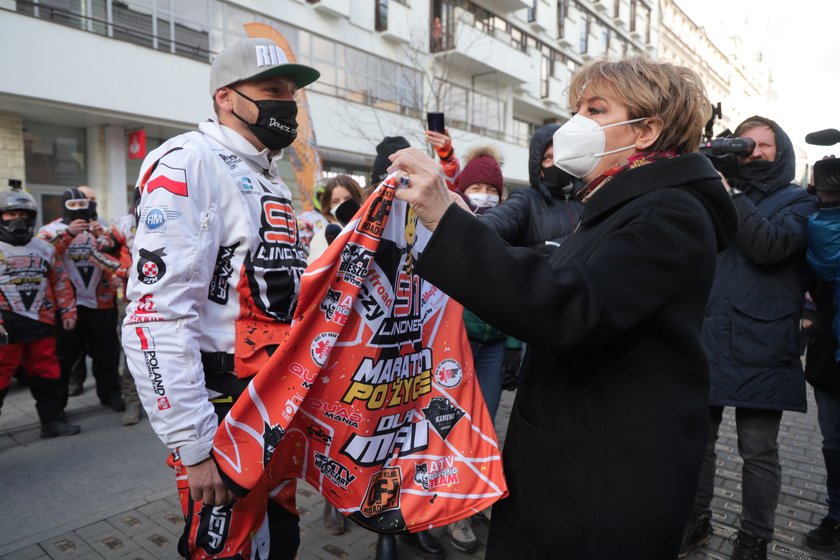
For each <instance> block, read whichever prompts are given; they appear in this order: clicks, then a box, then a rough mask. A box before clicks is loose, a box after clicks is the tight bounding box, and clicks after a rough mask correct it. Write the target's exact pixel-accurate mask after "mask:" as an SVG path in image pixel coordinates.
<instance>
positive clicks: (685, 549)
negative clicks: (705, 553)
mask: <svg viewBox="0 0 840 560" xmlns="http://www.w3.org/2000/svg"><path fill="white" fill-rule="evenodd" d="M711 539H712V518H711V516H710V515H709V514H708V513H697V512H696V511H692V512H691V515H690V516H689V518H688V523H687V524H686V526H685V529H684V530H683V536H682V544H680V553H679V554H678V555H677V558H685V557H686V556H688V553H689V552H691V551H692V550H694V549H696V548H700V547H701V546H703V545H705V544H707V543H708V542H709V541H710V540H711Z"/></svg>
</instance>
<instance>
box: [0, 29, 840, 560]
mask: <svg viewBox="0 0 840 560" xmlns="http://www.w3.org/2000/svg"><path fill="white" fill-rule="evenodd" d="M269 51H270V53H271V56H270V57H268V56H260V55H259V53H263V54H264V53H265V52H269ZM255 52H256V53H257V56H253V55H254V53H255ZM318 77H319V73H318V71H317V70H316V69H314V68H310V67H307V66H303V65H298V64H290V63H288V62H287V61H286V59H285V56H284V55H283V53H282V51H280V50H279V49H277V47H276V46H274V45H273V44H272V43H271V42H270V41H267V40H263V39H248V40H243V41H240V42H237V43H235V44H233V45H230V46H228V47H227V48H225V50H224V51H222V52H221V53H220V54H219V55H218V56H217V57H216V59H215V61H214V63H213V65H212V68H211V71H210V89H209V93H210V95H211V97H212V100H213V106H214V110H215V117H214V118H213V119H211V120H209V121H207V122H204V123H201V124H200V125H199V127H198V130H195V131H192V132H188V133H186V134H182V135H180V136H177V137H175V138H172V139H170V140H168V141H166V142H165V143H164V144H163V145H161V146H160V147H158V148H157V149H155V150H154V151H152V152H151V153H150V154H149V155H148V156H147V158H146V160H145V161H144V163H143V166H142V168H141V174H140V178H139V179H138V182H137V188H136V200H137V206H136V208H135V212H134V214H132V215H129V216H124V217H121V218H119V219H117V220H114V221H113V222H108V221H105V220H102V219H100V218H99V217H98V216H97V212H96V196H95V193H94V192H93V191H92V190H91V189H89V188H87V187H84V186H79V187H77V188H71V189H67V191H66V192H65V193H64V196H63V202H64V212H63V215H62V217H61V218H59V219H57V220H55V221H53V222H51V223H48V224H46V225H45V226H44V227H42V228H41V229H40V230H38V231H35V221H36V216H37V212H38V208H37V207H36V204H35V201H34V199H33V198H32V197H31V196H30V195H29V194H28V193H26V192H25V191H24V190H21V189H11V190H8V191H3V192H0V313H2V320H0V407H1V406H2V401H3V397H4V396H5V395H6V393H7V391H8V388H9V385H10V381H11V379H12V377H13V376H15V375H21V374H23V375H22V376H21V377H22V379H25V380H26V382H27V383H28V384H29V386H30V388H31V392H32V395H33V397H34V399H35V403H36V408H37V412H38V416H39V419H40V421H41V437H43V438H52V437H56V436H72V435H75V434H78V433H79V431H80V428H79V426H76V425H73V424H71V423H69V422H68V419H67V417H66V416H65V414H64V409H65V407H66V405H67V402H68V397H70V396H73V395H77V394H80V392H81V391H83V390H84V380H85V375H86V369H87V367H86V364H87V361H88V360H87V358H88V357H90V358H91V364H92V374H93V377H94V379H95V386H96V395H97V397H98V398H99V400H100V402H101V403H102V404H103V405H104V406H106V407H109V408H111V409H113V410H115V411H119V412H123V413H124V416H123V423H124V424H134V423H136V422H138V421H139V420H140V418H141V404H142V409H143V410H145V413H146V415H147V416H148V419H149V421H150V422H151V425H152V428H153V429H154V431H155V432H156V433H157V435H158V436H159V437H160V439H161V441H162V442H163V443H164V444H165V445H166V446H167V447H168V448H169V450H171V452H172V455H171V460H170V462H171V466H173V467H174V468H175V471H176V475H177V476H178V478H179V480H182V481H185V482H184V483H183V484H179V495H180V498H181V502H182V506H183V508H184V513H185V516H186V518H187V519H188V520H189V517H190V515H191V513H190V512H192V511H193V510H194V508H195V507H196V506H197V504H199V503H200V504H201V505H202V506H206V507H210V508H223V507H225V506H226V505H228V504H230V503H231V502H232V501H233V500H234V499H235V497H236V495H235V493H234V492H233V491H232V489H230V488H228V486H227V485H226V484H225V480H224V479H223V477H222V476H221V475H220V472H219V470H218V468H217V466H216V463H215V462H214V458H213V454H212V447H213V437H214V434H215V431H216V428H217V426H218V424H219V422H220V420H221V419H222V418H224V416H225V414H226V413H227V412H228V411H229V410H230V408H231V406H232V405H233V403H234V402H236V400H237V398H238V397H239V395H240V394H241V393H242V392H243V391H244V390H245V389H246V388H247V385H248V381H249V380H250V379H251V378H252V377H253V376H254V375H255V374H256V373H257V371H259V370H260V368H261V367H262V366H263V365H264V364H265V363H266V362H267V360H268V359H269V357H270V356H271V355H272V354H273V353H274V352H275V351H278V349H279V350H280V351H282V342H283V339H284V335H285V333H286V332H287V331H288V328H289V325H290V323H291V321H292V317H293V312H294V309H295V304H296V301H297V294H298V291H299V289H300V283H301V277H302V275H303V271H304V269H305V268H306V266H307V264H308V263H312V262H314V261H315V260H316V259H317V258H318V257H319V255H320V254H322V253H323V251H324V250H325V249H326V247H327V246H328V245H329V244H330V243H331V242H332V241H333V239H334V238H335V236H336V232H337V231H339V232H340V231H341V228H342V227H343V226H344V225H345V224H346V223H347V221H348V219H349V218H350V217H352V215H353V213H355V210H356V209H358V208H359V207H360V205H361V204H363V202H364V199H365V197H366V196H367V195H368V194H370V189H362V188H361V187H360V186H359V184H358V183H357V182H356V181H354V180H353V179H352V178H351V177H349V176H346V175H340V176H336V177H332V178H330V179H329V181H327V182H325V183H324V184H322V185H321V187H320V188H319V189H317V190H316V192H315V193H314V198H313V202H314V206H315V209H314V210H311V211H307V212H303V213H300V214H297V215H296V213H295V210H294V208H293V202H292V201H293V196H292V191H291V189H290V188H289V187H288V186H287V185H286V184H285V183H284V182H283V180H282V179H281V177H280V175H279V173H278V172H277V167H276V165H275V161H274V160H275V158H277V157H278V156H279V154H281V153H282V150H283V149H284V148H286V147H288V146H289V145H291V144H292V142H294V140H295V137H296V120H295V117H296V113H297V104H296V102H295V93H296V91H297V90H299V89H300V88H304V87H306V86H307V85H309V84H311V83H312V82H314V81H315V80H317V79H318ZM569 107H570V109H571V110H572V112H573V113H574V116H573V117H572V118H571V119H570V120H569V121H568V122H567V123H565V124H563V125H562V126H561V125H558V124H550V125H546V126H543V127H541V128H539V129H538V130H536V132H535V133H534V135H533V137H532V139H531V142H530V148H529V158H528V172H529V179H530V185H529V186H528V187H524V188H519V189H515V190H512V191H508V190H507V189H506V187H505V179H504V175H503V171H502V169H503V163H504V162H503V161H502V158H501V157H500V155H499V152H498V151H497V150H496V149H495V148H494V147H493V146H492V145H490V144H482V145H478V146H472V147H470V149H468V150H466V151H465V152H464V156H463V158H462V159H459V158H458V157H456V151H455V148H456V147H455V146H453V142H452V138H451V137H450V136H449V134H448V133H447V132H446V131H444V132H435V131H427V132H426V141H427V143H428V145H429V147H431V149H432V150H431V151H432V152H433V153H434V154H435V155H436V156H437V158H436V159H435V158H431V157H429V156H428V155H427V154H426V152H424V151H421V150H418V149H416V148H412V147H411V146H410V145H409V142H408V141H407V140H406V139H405V138H404V137H402V136H391V137H386V138H384V139H383V140H382V142H381V143H379V145H378V146H377V148H376V154H375V160H374V165H373V169H372V171H371V178H370V179H371V180H370V185H371V187H375V186H376V185H378V184H379V182H381V181H382V180H383V179H385V178H386V177H387V176H388V175H389V174H390V173H399V174H400V175H402V176H404V177H406V178H407V185H408V188H405V189H399V190H398V191H397V192H396V196H397V198H399V199H401V200H405V201H406V202H407V203H408V204H409V206H410V207H411V208H412V209H413V210H414V212H416V214H417V216H418V218H419V220H420V221H421V222H422V223H423V224H424V225H425V227H427V228H428V229H429V230H431V231H432V232H433V236H432V238H431V240H430V242H429V245H428V246H427V248H426V250H425V251H424V253H423V255H422V256H421V258H420V259H419V261H418V262H417V264H416V271H417V274H419V275H420V276H421V277H423V278H425V279H427V280H429V281H431V282H432V283H433V284H434V285H435V286H438V287H439V288H441V289H442V290H443V291H444V292H445V293H447V294H448V295H449V296H450V297H452V298H453V299H455V300H456V301H458V302H459V303H461V304H463V306H464V324H465V327H466V333H467V337H468V339H469V345H470V349H471V352H472V357H473V361H474V366H475V375H476V378H477V380H478V383H479V385H480V389H481V393H482V395H483V397H484V401H485V402H486V404H487V407H488V410H489V413H490V416H491V418H492V417H495V415H496V412H497V409H498V404H499V400H500V395H501V392H502V391H503V390H504V389H511V390H512V389H517V388H518V390H517V394H516V399H515V402H514V405H513V410H512V412H511V418H510V425H509V428H508V435H507V438H506V445H505V448H504V452H503V457H504V466H505V474H506V479H507V482H508V486H509V490H510V495H509V496H508V497H507V498H505V499H503V500H501V501H500V502H498V503H497V504H496V506H494V508H493V514H492V520H491V525H490V534H489V541H488V543H487V544H486V546H487V552H486V557H487V558H490V559H495V558H499V559H502V558H503V559H508V558H513V557H523V558H554V557H556V551H558V550H563V551H565V553H566V554H567V555H568V557H569V558H576V559H587V560H599V559H614V558H624V559H640V560H641V559H645V560H649V559H654V560H658V559H662V560H671V559H673V558H675V557H678V556H679V557H684V556H686V555H688V554H689V553H690V552H692V551H693V550H695V549H697V548H699V547H702V546H703V545H704V544H706V543H708V542H709V540H710V537H711V534H712V523H711V501H712V497H713V495H714V483H715V459H716V456H715V446H716V441H717V435H718V429H719V426H720V423H721V420H722V414H723V409H724V407H734V409H735V418H736V425H737V439H738V452H739V454H740V456H741V457H742V459H743V468H742V478H743V484H742V486H743V493H742V494H743V500H742V504H741V505H742V512H741V516H740V523H741V526H740V530H739V531H738V534H737V539H736V541H735V544H734V550H733V553H732V558H733V559H736V560H760V559H765V558H766V557H767V545H768V543H769V542H770V541H771V540H772V539H773V532H774V517H775V510H776V506H777V504H778V500H779V494H780V490H781V480H782V468H781V465H780V461H779V445H778V435H779V429H780V425H781V419H782V413H783V411H786V410H787V411H794V412H802V411H804V410H805V408H806V398H805V395H806V392H805V381H806V379H807V380H808V381H809V382H810V383H811V384H812V385H813V386H814V391H815V396H816V400H817V405H818V411H819V424H820V428H821V430H822V434H823V438H824V443H823V456H824V459H825V465H826V470H827V473H828V476H827V483H826V486H827V496H828V504H829V509H828V515H827V516H826V517H825V518H824V519H823V521H822V522H821V523H820V525H819V526H818V527H817V528H815V529H814V530H812V531H811V532H810V533H809V534H808V536H807V544H808V545H809V546H811V547H813V548H814V549H817V550H833V549H837V548H840V430H839V429H838V426H840V424H838V416H839V415H840V381H838V380H840V366H838V358H840V350H838V347H839V346H838V341H839V340H840V313H839V312H838V311H840V310H839V309H838V308H837V306H838V305H840V297H838V296H840V293H838V289H839V288H840V283H839V282H838V280H840V279H838V270H840V266H838V264H840V242H838V239H840V210H838V208H840V189H836V188H834V187H833V186H832V185H831V184H826V183H821V182H820V181H816V183H815V184H814V185H812V188H809V189H805V188H803V187H801V186H799V185H796V184H794V183H793V178H794V164H795V156H794V151H793V145H792V143H791V140H790V139H789V138H788V136H787V134H786V133H785V132H784V130H783V129H782V128H781V127H780V126H779V125H778V124H777V123H775V122H774V121H772V120H770V119H767V118H765V117H760V116H755V117H751V118H749V119H747V120H745V121H744V122H743V123H741V124H740V125H739V126H738V128H737V130H736V131H735V135H736V136H739V137H742V138H749V139H751V140H753V141H754V142H755V148H754V150H753V151H752V153H751V154H749V155H746V156H742V157H739V158H738V161H737V166H735V168H734V170H731V171H729V172H727V174H726V175H724V174H721V173H719V172H718V171H717V170H716V169H715V168H714V167H713V165H712V163H711V162H710V161H709V159H708V158H706V157H705V156H703V155H700V154H698V153H696V152H697V147H698V144H699V140H700V138H701V136H702V131H703V128H704V126H705V124H706V122H707V121H708V119H709V117H710V115H709V113H710V104H709V101H708V99H707V97H706V94H705V90H704V87H703V84H702V82H701V81H700V78H699V77H698V76H697V75H696V74H695V73H694V72H692V71H691V70H688V69H686V68H683V67H680V66H675V65H672V64H668V63H660V62H655V61H652V60H650V59H647V58H644V57H634V58H628V59H624V60H621V61H617V62H611V61H605V60H594V61H591V62H589V63H587V64H585V65H584V66H583V67H582V68H581V69H580V70H579V71H578V72H577V73H576V74H575V75H574V76H573V78H572V81H571V84H570V86H569ZM397 132H398V131H397ZM815 194H816V196H815ZM348 208H349V210H348ZM176 216H177V219H176V218H175V217H176ZM164 257H166V258H165V259H164ZM806 292H808V293H810V294H811V297H812V299H813V302H814V305H815V316H814V326H813V327H812V329H811V330H810V339H809V343H808V348H807V354H806V361H805V363H806V365H805V368H804V371H803V366H802V360H801V358H800V348H799V331H800V320H801V318H802V313H803V305H804V302H805V294H806ZM119 324H122V328H121V329H120V328H119V327H118V325H119ZM118 333H120V334H121V339H122V358H121V357H120V340H119V339H118ZM0 418H1V417H0ZM1 421H2V420H1V419H0V422H1ZM546 457H550V458H551V464H552V475H551V477H545V476H541V471H542V469H544V468H545V464H546V461H545V458H546ZM651 488H656V489H657V490H656V491H651V490H650V489H651ZM294 495H295V484H294V482H292V483H291V484H288V485H286V486H284V487H283V489H282V491H277V492H276V493H275V494H274V495H273V497H272V500H271V502H270V503H269V505H268V507H267V527H268V533H269V537H270V539H269V543H270V548H269V551H270V552H269V556H268V557H269V558H272V559H292V558H294V557H295V555H296V551H297V548H298V544H299V535H298V517H297V515H296V510H295V505H294ZM228 522H229V524H230V526H229V527H228V534H230V535H235V534H236V533H237V532H241V531H244V530H245V529H243V528H240V526H239V525H238V520H237V519H236V518H232V519H229V520H228ZM324 523H325V526H326V528H327V529H328V531H330V532H331V533H333V534H340V533H341V532H343V531H344V530H345V528H346V522H345V519H344V518H343V516H342V515H341V513H340V512H339V511H338V510H336V509H335V508H333V507H332V506H330V505H329V504H328V503H327V504H325V509H324ZM208 530H209V528H208V527H202V526H199V527H190V526H189V524H188V526H187V529H186V531H185V536H184V538H183V539H182V540H181V542H180V543H179V551H180V552H181V554H182V555H183V556H185V557H187V558H204V557H209V556H206V555H205V556H202V554H203V553H201V552H200V550H201V549H202V547H201V543H202V542H205V541H204V540H202V539H205V540H206V538H207V536H206V534H204V533H205V532H206V531H208ZM447 536H448V538H449V539H450V541H451V543H452V545H453V546H454V547H455V548H457V549H459V550H462V551H465V552H468V553H471V552H475V551H476V550H478V549H479V547H480V543H479V541H478V539H477V538H476V536H475V534H474V533H473V531H472V527H471V522H470V520H469V519H466V520H463V521H459V522H456V523H452V524H450V525H449V526H448V527H447ZM403 538H405V539H406V540H407V541H408V542H409V543H410V544H412V545H414V546H416V547H418V548H419V549H420V551H421V552H422V553H423V554H425V555H427V556H428V557H433V558H442V557H444V555H445V550H444V548H443V546H442V545H441V543H440V542H439V541H438V540H437V539H436V538H435V537H434V536H433V535H432V534H431V533H429V532H428V531H421V532H419V533H414V534H406V535H403ZM242 540H243V541H247V540H248V538H247V537H244V536H243V537H242ZM204 550H206V546H205V547H204ZM249 551H250V549H248V550H244V549H243V550H237V551H235V552H237V553H241V554H245V553H248V552H249ZM376 554H377V559H379V560H390V559H394V558H396V557H397V547H396V544H395V539H394V536H393V535H380V537H379V541H378V545H377V553H376ZM249 557H250V556H249Z"/></svg>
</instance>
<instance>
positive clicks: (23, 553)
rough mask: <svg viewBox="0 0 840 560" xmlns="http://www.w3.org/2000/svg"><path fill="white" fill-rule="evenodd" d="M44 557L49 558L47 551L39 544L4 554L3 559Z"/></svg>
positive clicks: (31, 559)
mask: <svg viewBox="0 0 840 560" xmlns="http://www.w3.org/2000/svg"><path fill="white" fill-rule="evenodd" d="M42 558H48V557H47V553H46V552H44V549H43V548H41V547H40V546H38V545H37V544H33V545H32V546H27V547H26V548H23V549H21V550H18V551H16V552H12V553H11V554H6V555H4V556H3V560H41V559H42Z"/></svg>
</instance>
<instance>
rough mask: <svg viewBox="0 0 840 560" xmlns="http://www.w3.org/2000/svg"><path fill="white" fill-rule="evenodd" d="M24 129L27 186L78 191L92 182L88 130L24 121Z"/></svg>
mask: <svg viewBox="0 0 840 560" xmlns="http://www.w3.org/2000/svg"><path fill="white" fill-rule="evenodd" d="M23 129H24V132H23V151H24V161H25V164H26V182H27V183H32V184H38V185H58V186H66V187H77V186H79V185H84V184H85V183H87V182H88V179H87V170H86V169H85V160H86V156H87V144H86V142H87V134H86V131H85V129H84V128H72V127H69V126H58V125H53V124H44V123H36V122H27V121H24V122H23Z"/></svg>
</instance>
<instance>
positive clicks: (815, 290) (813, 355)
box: [805, 157, 840, 550]
mask: <svg viewBox="0 0 840 560" xmlns="http://www.w3.org/2000/svg"><path fill="white" fill-rule="evenodd" d="M838 164H840V160H836V159H834V158H833V157H832V158H831V159H824V160H822V161H819V162H817V163H816V165H814V186H815V189H816V193H817V197H818V198H819V203H818V207H819V210H818V211H817V213H816V214H814V215H812V216H811V218H810V220H808V265H809V267H810V269H811V271H812V273H813V275H812V278H811V281H810V284H809V288H808V290H809V292H810V293H811V297H812V298H813V300H814V305H815V306H816V311H815V315H814V323H813V327H812V329H811V337H810V340H809V341H808V350H807V355H806V361H805V379H807V380H808V383H810V384H811V385H812V386H813V387H814V398H815V400H816V401H817V414H818V419H819V424H820V431H821V432H822V436H823V445H822V452H823V459H824V460H825V470H826V483H825V485H826V493H827V494H828V515H826V516H825V517H824V518H823V519H822V521H821V522H820V524H819V526H818V527H817V528H815V529H813V530H812V531H810V532H809V533H808V535H807V536H806V537H805V542H806V543H807V545H808V546H809V547H811V548H813V549H816V550H833V549H836V548H837V547H838V546H840V364H838V361H837V358H838V355H840V354H838V352H840V351H838V341H840V309H838V305H840V297H838V293H837V290H838V288H840V282H838V280H840V173H838V171H840V165H838Z"/></svg>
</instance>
